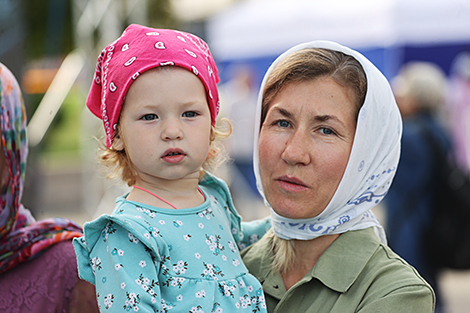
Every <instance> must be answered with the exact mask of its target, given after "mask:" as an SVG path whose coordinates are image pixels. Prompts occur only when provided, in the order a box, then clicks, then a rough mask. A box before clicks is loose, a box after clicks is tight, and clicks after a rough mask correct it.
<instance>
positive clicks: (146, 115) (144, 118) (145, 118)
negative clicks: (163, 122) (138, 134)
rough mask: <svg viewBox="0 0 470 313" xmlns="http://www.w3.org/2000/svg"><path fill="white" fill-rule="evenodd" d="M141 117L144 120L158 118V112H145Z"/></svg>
mask: <svg viewBox="0 0 470 313" xmlns="http://www.w3.org/2000/svg"><path fill="white" fill-rule="evenodd" d="M140 119H142V120H144V121H152V120H156V119H158V115H156V114H145V115H144V116H142V117H141V118H140Z"/></svg>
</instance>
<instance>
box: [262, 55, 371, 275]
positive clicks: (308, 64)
mask: <svg viewBox="0 0 470 313" xmlns="http://www.w3.org/2000/svg"><path fill="white" fill-rule="evenodd" d="M319 77H330V78H332V79H333V80H334V81H335V82H336V83H337V84H338V85H340V86H343V87H345V88H349V89H350V90H351V91H352V96H353V101H354V103H355V105H356V119H357V116H358V114H359V110H360V109H361V107H362V105H363V104H364V101H365V97H366V93H367V77H366V74H365V71H364V69H363V67H362V65H361V64H360V63H359V61H357V60H356V59H355V58H353V57H352V56H350V55H347V54H344V53H342V52H339V51H333V50H329V49H322V48H308V49H304V50H299V51H296V52H294V53H292V54H290V55H289V56H287V57H285V58H284V59H282V60H281V61H280V62H279V63H278V64H277V65H276V67H275V68H274V69H273V70H272V72H271V73H270V74H269V76H268V79H267V81H266V86H265V88H264V92H263V101H262V106H261V123H260V125H263V123H264V120H265V118H266V114H267V113H268V110H269V105H270V103H271V101H272V100H273V99H274V98H275V97H276V95H278V94H279V93H280V92H281V90H282V89H283V88H284V87H286V86H287V85H288V84H290V83H296V82H304V81H310V80H314V79H317V78H319ZM267 236H270V237H271V238H272V242H273V247H272V249H273V254H274V258H273V268H274V269H275V270H278V271H280V272H284V271H286V270H288V269H289V268H291V267H292V266H293V265H294V263H295V260H296V258H297V255H296V248H295V240H285V239H281V238H279V237H277V236H276V235H275V234H274V232H272V230H271V231H270V232H269V233H268V234H267Z"/></svg>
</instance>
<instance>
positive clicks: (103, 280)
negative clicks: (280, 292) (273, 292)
mask: <svg viewBox="0 0 470 313" xmlns="http://www.w3.org/2000/svg"><path fill="white" fill-rule="evenodd" d="M200 189H201V190H202V192H203V193H204V195H205V198H206V201H205V202H204V203H203V204H202V205H200V206H197V207H194V208H188V209H180V210H170V209H162V208H157V207H152V206H149V205H145V204H142V203H138V202H133V201H127V200H126V199H125V196H123V197H119V198H118V199H117V200H116V207H115V209H114V211H113V213H112V214H111V215H103V216H101V217H99V218H98V219H97V220H95V221H92V222H89V223H86V224H85V227H84V233H85V236H84V237H81V238H76V239H75V240H74V247H75V252H76V254H77V260H78V270H79V276H80V277H81V278H82V279H85V280H87V281H89V282H91V283H93V284H95V286H96V293H97V299H98V305H99V306H100V310H101V311H105V312H123V311H135V312H201V313H202V312H207V313H210V312H266V303H265V299H264V294H263V291H262V288H261V284H260V283H259V282H258V280H257V279H256V278H255V277H254V276H253V275H251V274H249V273H248V270H247V268H246V267H245V265H244V264H243V262H242V259H241V257H240V253H239V248H244V247H246V246H248V245H250V244H252V243H254V242H256V241H257V240H258V239H259V238H260V237H262V236H263V234H264V233H265V232H266V230H267V229H269V228H270V227H271V224H270V220H269V219H265V220H261V221H253V222H249V223H243V224H242V223H241V222H240V217H239V215H238V214H237V212H236V211H235V209H234V207H233V204H232V200H231V197H230V193H229V190H228V188H227V186H226V184H225V183H224V182H223V181H222V180H220V179H218V178H216V177H214V176H212V175H209V174H208V175H206V176H205V178H204V179H203V180H201V182H200Z"/></svg>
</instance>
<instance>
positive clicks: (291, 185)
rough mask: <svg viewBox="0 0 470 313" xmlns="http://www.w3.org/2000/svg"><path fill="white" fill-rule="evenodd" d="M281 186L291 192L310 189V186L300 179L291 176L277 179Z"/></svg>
mask: <svg viewBox="0 0 470 313" xmlns="http://www.w3.org/2000/svg"><path fill="white" fill-rule="evenodd" d="M275 181H276V182H277V183H278V184H279V186H280V187H281V188H282V189H284V190H286V191H291V192H299V191H304V190H305V189H308V186H307V185H306V184H305V183H304V182H303V181H302V180H300V179H298V178H296V177H291V176H280V177H278V178H276V179H275Z"/></svg>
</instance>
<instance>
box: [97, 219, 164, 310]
mask: <svg viewBox="0 0 470 313" xmlns="http://www.w3.org/2000/svg"><path fill="white" fill-rule="evenodd" d="M150 251H151V250H150V249H148V248H147V246H146V245H144V244H143V243H142V241H141V240H139V239H138V238H137V237H136V236H134V235H133V234H131V233H130V232H129V231H128V230H126V229H124V228H123V227H121V226H120V225H118V224H116V223H114V222H109V223H108V225H107V227H106V228H105V231H104V232H103V234H102V236H101V238H100V239H98V241H97V243H96V244H95V246H94V248H93V250H92V251H91V253H90V262H91V266H92V268H94V271H95V286H96V294H97V300H98V304H99V306H100V310H101V311H105V312H129V311H130V312H133V311H137V310H138V311H139V312H152V313H153V312H156V311H158V310H159V308H160V306H161V293H160V287H159V283H158V273H157V270H156V269H157V267H156V263H157V261H156V258H155V257H154V256H153V255H152V253H151V252H150Z"/></svg>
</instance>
